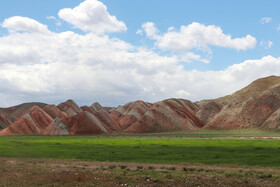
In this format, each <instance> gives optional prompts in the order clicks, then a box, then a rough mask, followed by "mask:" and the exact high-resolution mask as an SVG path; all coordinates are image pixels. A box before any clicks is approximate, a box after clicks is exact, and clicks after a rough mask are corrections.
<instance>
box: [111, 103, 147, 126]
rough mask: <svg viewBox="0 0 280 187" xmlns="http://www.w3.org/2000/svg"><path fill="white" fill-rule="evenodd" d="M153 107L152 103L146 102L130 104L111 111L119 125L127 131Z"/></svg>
mask: <svg viewBox="0 0 280 187" xmlns="http://www.w3.org/2000/svg"><path fill="white" fill-rule="evenodd" d="M151 106H152V104H151V103H146V102H144V101H135V102H130V103H128V104H126V105H124V106H120V107H118V108H116V109H111V110H112V113H111V114H110V116H111V117H112V118H113V119H114V120H115V121H117V122H118V123H119V125H120V127H121V128H122V129H126V128H128V127H129V126H130V125H132V124H133V123H135V122H136V121H138V120H139V119H141V118H142V117H143V115H144V114H145V113H146V112H147V111H148V110H149V108H150V107H151Z"/></svg>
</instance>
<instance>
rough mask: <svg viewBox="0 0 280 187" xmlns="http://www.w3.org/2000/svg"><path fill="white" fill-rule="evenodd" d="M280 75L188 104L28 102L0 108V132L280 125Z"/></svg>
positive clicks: (177, 101) (171, 101)
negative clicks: (112, 105)
mask: <svg viewBox="0 0 280 187" xmlns="http://www.w3.org/2000/svg"><path fill="white" fill-rule="evenodd" d="M279 124H280V77H277V76H270V77H266V78H261V79H258V80H256V81H254V82H252V83H251V84H250V85H248V86H247V87H245V88H243V89H241V90H239V91H237V92H235V93H233V94H232V95H228V96H225V97H221V98H218V99H214V100H203V101H199V102H196V103H192V102H190V101H188V100H184V99H167V100H164V101H160V102H157V103H147V102H144V101H135V102H130V103H128V104H126V105H124V106H119V107H117V108H112V107H102V106H101V105H100V104H99V103H94V104H92V105H91V106H83V107H79V106H78V105H77V104H76V103H75V102H74V101H73V100H68V101H66V102H63V103H61V104H59V105H58V106H55V105H46V104H43V103H26V104H21V105H18V106H14V107H9V108H0V130H1V129H2V128H5V129H3V130H2V131H0V134H2V135H3V134H4V135H10V134H49V135H67V134H81V135H83V134H101V133H113V132H123V131H124V132H127V133H145V132H164V131H179V130H190V129H199V128H269V129H280V125H279Z"/></svg>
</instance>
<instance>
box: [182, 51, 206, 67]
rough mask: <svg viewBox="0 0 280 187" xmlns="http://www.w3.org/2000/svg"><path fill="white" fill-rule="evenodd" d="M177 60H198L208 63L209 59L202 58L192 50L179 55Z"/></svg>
mask: <svg viewBox="0 0 280 187" xmlns="http://www.w3.org/2000/svg"><path fill="white" fill-rule="evenodd" d="M178 57H179V61H181V62H187V63H189V62H193V61H198V62H203V63H206V64H208V63H209V62H210V61H209V60H208V59H206V58H202V57H201V56H200V55H198V54H195V53H192V52H187V53H185V54H182V55H179V56H178Z"/></svg>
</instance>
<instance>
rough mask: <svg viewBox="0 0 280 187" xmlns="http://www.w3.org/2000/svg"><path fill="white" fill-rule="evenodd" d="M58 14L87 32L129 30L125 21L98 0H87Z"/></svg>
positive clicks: (100, 32)
mask: <svg viewBox="0 0 280 187" xmlns="http://www.w3.org/2000/svg"><path fill="white" fill-rule="evenodd" d="M58 16H59V18H61V19H63V20H64V21H67V22H69V23H71V24H73V25H74V26H75V27H77V28H79V29H81V30H83V31H85V32H94V33H96V34H103V33H110V32H120V31H126V30H127V28H126V25H125V23H124V22H122V21H119V20H118V19H117V18H116V17H115V16H112V15H110V14H109V12H108V11H107V7H106V6H105V5H104V4H103V3H102V2H100V1H98V0H86V1H84V2H82V3H81V4H80V5H78V6H77V7H75V8H73V9H71V8H64V9H61V10H60V11H59V13H58Z"/></svg>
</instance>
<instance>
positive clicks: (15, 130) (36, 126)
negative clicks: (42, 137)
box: [0, 106, 54, 135]
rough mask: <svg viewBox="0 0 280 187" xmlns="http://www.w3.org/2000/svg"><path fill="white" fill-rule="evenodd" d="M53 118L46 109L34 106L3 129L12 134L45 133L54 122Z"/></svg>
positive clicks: (6, 133) (3, 131) (5, 132)
mask: <svg viewBox="0 0 280 187" xmlns="http://www.w3.org/2000/svg"><path fill="white" fill-rule="evenodd" d="M53 121H54V120H53V118H51V117H50V116H49V115H48V114H47V113H46V112H45V111H44V110H42V109H41V108H39V107H38V106H33V107H32V108H31V109H29V110H28V112H27V113H26V114H24V115H22V116H21V117H20V118H19V119H17V120H16V121H15V122H14V123H13V124H12V125H10V126H9V127H7V128H5V129H4V130H2V131H1V132H0V133H1V134H4V135H10V134H43V131H44V129H45V128H46V127H48V126H49V125H50V124H51V123H52V122H53Z"/></svg>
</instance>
